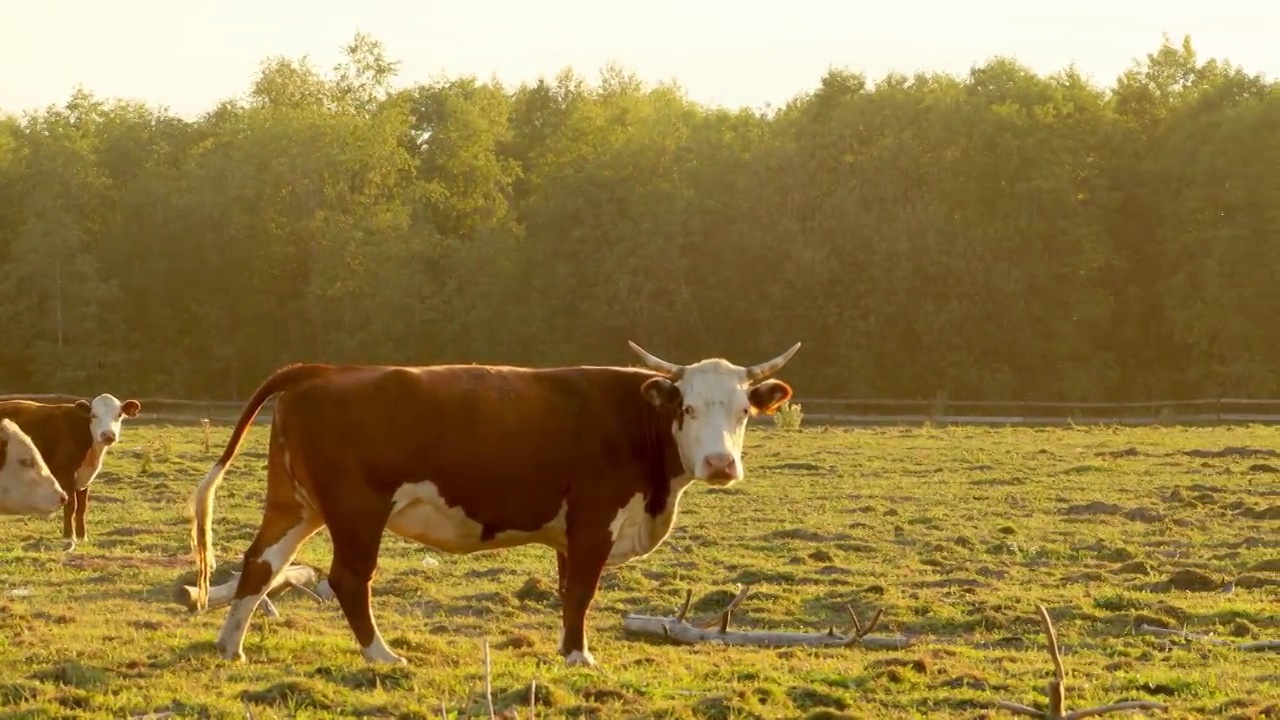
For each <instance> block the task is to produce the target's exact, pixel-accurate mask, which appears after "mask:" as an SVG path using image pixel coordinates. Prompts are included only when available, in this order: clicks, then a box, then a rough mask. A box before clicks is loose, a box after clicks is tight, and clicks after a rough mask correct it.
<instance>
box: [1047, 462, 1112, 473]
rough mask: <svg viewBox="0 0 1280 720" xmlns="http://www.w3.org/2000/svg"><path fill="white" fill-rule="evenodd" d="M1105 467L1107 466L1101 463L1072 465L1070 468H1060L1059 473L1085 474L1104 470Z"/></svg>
mask: <svg viewBox="0 0 1280 720" xmlns="http://www.w3.org/2000/svg"><path fill="white" fill-rule="evenodd" d="M1105 469H1106V468H1103V467H1102V466H1100V465H1089V464H1084V465H1072V466H1071V467H1069V468H1065V469H1063V470H1059V471H1058V474H1059V475H1083V474H1085V473H1093V472H1102V471H1103V470H1105Z"/></svg>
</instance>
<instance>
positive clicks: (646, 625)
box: [622, 586, 912, 650]
mask: <svg viewBox="0 0 1280 720" xmlns="http://www.w3.org/2000/svg"><path fill="white" fill-rule="evenodd" d="M750 593H751V588H750V587H749V586H748V587H744V588H742V589H741V590H739V591H738V594H737V595H735V596H734V597H733V600H731V601H729V604H728V605H727V606H726V607H725V609H724V610H722V611H720V612H719V613H717V614H716V615H715V616H714V617H713V618H711V619H709V620H703V621H693V622H690V621H687V620H686V618H687V617H688V612H689V604H690V601H691V598H692V597H693V591H691V590H686V591H685V599H684V604H683V605H682V606H681V608H680V612H679V614H677V615H676V616H675V617H660V616H652V615H634V614H632V615H627V616H626V617H625V618H623V620H622V629H623V631H624V632H629V633H632V634H635V635H645V636H653V637H661V638H666V639H669V640H673V641H675V642H678V643H682V644H685V645H693V644H697V643H704V642H706V643H719V644H722V645H752V646H757V647H849V646H852V645H860V646H862V647H867V648H876V649H893V650H900V649H902V648H905V647H909V646H910V645H911V644H912V640H911V639H909V638H906V637H901V636H892V637H873V636H870V635H868V633H869V632H870V631H871V630H872V629H874V628H875V626H876V625H877V624H878V623H879V622H880V618H881V617H882V615H883V610H881V611H879V612H877V613H876V615H875V617H874V618H873V619H872V620H871V622H870V623H869V624H868V625H867V627H866V629H865V630H864V629H862V627H861V624H860V623H859V622H858V619H857V617H856V616H854V615H853V611H852V609H849V613H850V617H852V618H853V624H854V630H853V631H852V632H850V633H848V634H839V633H837V632H836V631H835V628H831V629H829V630H828V631H827V632H821V633H811V632H768V631H754V630H753V631H741V630H730V629H729V620H730V618H731V616H732V614H733V611H734V610H736V609H737V608H738V606H739V605H741V604H742V601H743V600H745V599H746V598H747V596H748V595H749V594H750Z"/></svg>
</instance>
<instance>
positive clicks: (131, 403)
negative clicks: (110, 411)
mask: <svg viewBox="0 0 1280 720" xmlns="http://www.w3.org/2000/svg"><path fill="white" fill-rule="evenodd" d="M141 410H142V403H140V402H138V401H137V400H125V401H124V404H123V405H121V406H120V412H122V413H124V416H125V417H133V416H135V415H137V414H138V412H139V411H141Z"/></svg>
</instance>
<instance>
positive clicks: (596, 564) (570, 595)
mask: <svg viewBox="0 0 1280 720" xmlns="http://www.w3.org/2000/svg"><path fill="white" fill-rule="evenodd" d="M611 545H612V542H611V539H610V535H609V528H607V527H602V528H598V529H593V530H591V531H583V532H579V533H578V534H577V536H576V537H571V538H570V539H569V548H568V552H567V553H566V554H565V560H564V565H565V567H564V571H563V572H562V573H561V578H562V580H561V582H562V583H563V585H564V589H563V591H562V593H561V596H562V598H563V607H562V616H563V622H564V634H563V635H562V636H561V641H560V654H561V655H563V656H564V659H565V664H566V665H586V666H591V665H595V664H596V661H595V658H593V657H592V656H591V651H590V650H588V649H587V630H586V626H587V610H589V609H590V608H591V601H592V600H593V599H594V598H595V595H596V588H597V587H598V586H599V584H600V575H601V574H602V573H603V572H604V566H605V562H606V561H607V560H608V558H609V550H610V547H611Z"/></svg>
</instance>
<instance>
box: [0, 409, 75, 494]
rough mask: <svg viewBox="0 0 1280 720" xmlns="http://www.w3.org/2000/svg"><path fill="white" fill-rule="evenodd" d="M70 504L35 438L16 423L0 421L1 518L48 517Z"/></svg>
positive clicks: (5, 420) (6, 419)
mask: <svg viewBox="0 0 1280 720" xmlns="http://www.w3.org/2000/svg"><path fill="white" fill-rule="evenodd" d="M66 501H67V494H66V493H65V492H63V491H62V488H61V487H59V485H58V481H57V479H56V478H54V477H53V473H51V472H49V467H48V466H47V465H45V464H44V458H43V457H42V456H41V455H40V451H39V450H37V449H36V445H35V443H33V442H32V441H31V438H30V437H29V436H28V435H27V434H26V433H25V432H23V431H22V429H21V428H19V427H18V425H17V424H16V423H14V422H13V421H12V420H9V419H8V418H5V419H4V420H0V515H48V514H49V513H51V512H53V511H54V510H57V509H58V508H59V507H61V506H62V504H63V503H65V502H66Z"/></svg>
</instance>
